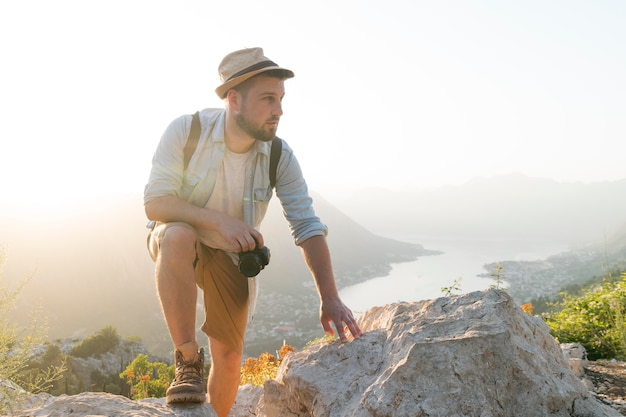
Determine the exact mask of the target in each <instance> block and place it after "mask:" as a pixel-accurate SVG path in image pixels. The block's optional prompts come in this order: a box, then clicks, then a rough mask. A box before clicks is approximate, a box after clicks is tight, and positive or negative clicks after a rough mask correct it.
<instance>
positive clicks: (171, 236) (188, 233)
mask: <svg viewBox="0 0 626 417" xmlns="http://www.w3.org/2000/svg"><path fill="white" fill-rule="evenodd" d="M196 239H197V235H196V232H195V231H194V230H193V229H191V228H189V227H185V226H171V227H168V228H167V229H166V230H165V232H164V233H163V236H162V238H161V242H160V255H161V257H163V256H165V257H170V256H172V257H173V258H174V259H180V260H182V259H185V260H189V259H191V260H193V259H195V257H196Z"/></svg>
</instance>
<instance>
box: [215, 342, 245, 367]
mask: <svg viewBox="0 0 626 417" xmlns="http://www.w3.org/2000/svg"><path fill="white" fill-rule="evenodd" d="M210 349H211V359H212V362H213V363H214V364H215V366H217V367H218V368H223V369H236V370H239V369H240V368H241V359H242V358H243V355H242V353H241V352H239V351H238V350H236V349H234V348H232V347H229V346H228V345H227V344H225V343H223V342H220V341H219V340H217V339H214V338H210Z"/></svg>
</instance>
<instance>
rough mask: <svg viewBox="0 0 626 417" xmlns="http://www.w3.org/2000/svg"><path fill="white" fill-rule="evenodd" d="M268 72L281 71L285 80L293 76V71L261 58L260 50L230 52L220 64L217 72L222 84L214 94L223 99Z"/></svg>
mask: <svg viewBox="0 0 626 417" xmlns="http://www.w3.org/2000/svg"><path fill="white" fill-rule="evenodd" d="M270 70H282V71H283V72H284V74H285V79H287V78H291V77H293V75H294V74H293V71H291V70H288V69H286V68H281V67H279V66H278V64H276V63H275V62H273V61H272V60H270V59H269V58H267V57H265V56H263V49H262V48H247V49H241V50H239V51H235V52H231V53H230V54H228V55H226V56H225V57H224V59H223V60H222V62H221V63H220V66H219V69H218V71H219V74H220V80H221V81H222V84H221V85H220V86H219V87H217V88H216V89H215V93H216V94H217V95H218V96H219V98H224V97H226V93H227V92H228V90H230V89H231V88H233V87H235V86H237V85H239V84H241V83H242V82H244V81H246V80H247V79H248V78H251V77H254V76H255V75H257V74H260V73H262V72H264V71H270Z"/></svg>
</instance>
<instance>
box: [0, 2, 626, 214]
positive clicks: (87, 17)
mask: <svg viewBox="0 0 626 417" xmlns="http://www.w3.org/2000/svg"><path fill="white" fill-rule="evenodd" d="M624 22H626V2H624V1H621V0H620V1H575V0H574V1H572V0H567V1H565V0H562V1H558V0H555V1H545V0H541V1H534V0H530V1H503V0H493V1H470V0H456V1H418V0H410V1H397V0H389V1H376V2H373V1H363V0H360V1H341V0H333V1H326V0H318V1H315V2H301V1H293V0H285V1H273V0H267V1H252V0H250V1H210V0H204V1H185V0H175V1H174V0H172V1H157V0H150V1H133V0H123V1H118V0H107V1H88V0H78V1H66V0H55V1H50V0H41V1H28V0H20V1H3V2H2V3H1V4H0V39H1V40H0V52H1V54H2V65H0V111H1V118H0V131H1V132H2V139H1V141H0V178H1V180H0V181H2V193H1V194H2V199H5V200H6V199H7V198H8V199H11V200H14V199H20V200H21V201H24V202H26V203H32V204H33V205H38V206H45V205H46V204H47V203H51V202H54V203H55V204H60V202H62V201H66V200H72V199H74V198H76V196H84V195H93V194H101V193H110V192H117V191H120V192H125V193H126V192H138V193H140V192H141V191H142V190H143V186H144V184H145V182H146V180H147V176H148V172H149V169H150V160H151V158H152V154H153V152H154V149H155V147H156V144H157V141H158V140H159V138H160V136H161V134H162V132H163V130H164V129H165V127H166V126H167V124H169V123H170V121H171V120H172V119H174V118H176V117H178V116H179V115H181V114H185V113H193V112H194V111H196V110H198V109H201V108H204V107H221V106H222V102H221V100H219V99H218V98H217V97H216V96H215V93H214V88H215V87H216V86H217V85H218V83H219V79H218V75H217V66H218V64H219V62H220V61H221V59H222V57H223V56H224V55H226V54H227V53H229V52H231V51H233V50H235V49H240V48H242V47H254V46H261V47H263V48H264V50H265V53H266V55H267V56H268V57H269V58H271V59H272V60H274V61H276V62H278V63H279V64H280V65H282V66H285V67H287V68H290V69H292V70H293V71H294V72H295V74H296V77H295V78H294V79H292V80H289V81H287V82H286V88H287V95H286V97H285V100H284V116H283V119H282V120H281V124H280V127H279V136H281V137H283V138H285V139H286V140H287V141H288V142H289V143H290V145H291V146H292V148H294V150H295V151H296V153H297V155H298V157H299V159H300V161H301V164H302V166H303V169H304V171H305V175H306V176H307V179H308V182H309V184H310V186H311V188H312V189H315V190H316V191H319V192H321V193H322V194H324V193H328V194H332V193H333V192H336V190H337V189H342V188H343V189H345V188H346V187H360V186H384V187H389V188H393V189H399V188H401V187H409V188H411V189H413V188H415V187H422V186H437V185H442V184H459V183H463V182H465V181H467V180H469V179H471V178H472V177H475V176H478V175H481V176H491V175H496V174H505V173H512V172H519V173H523V174H527V175H530V176H538V177H547V178H553V179H557V180H563V181H600V180H615V179H622V178H626V157H625V152H624V143H625V139H626V117H625V115H626V47H625V45H626V24H624ZM2 199H0V201H1V200H2Z"/></svg>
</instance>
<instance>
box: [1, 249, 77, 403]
mask: <svg viewBox="0 0 626 417" xmlns="http://www.w3.org/2000/svg"><path fill="white" fill-rule="evenodd" d="M5 263H6V248H5V247H4V246H0V284H1V283H2V274H1V272H2V269H3V267H4V265H5ZM29 280H30V278H27V279H24V280H22V282H21V283H20V284H19V285H18V286H17V288H15V289H8V288H6V287H4V286H1V285H0V382H2V383H0V414H5V413H7V412H14V411H15V410H16V409H17V408H19V404H21V403H22V400H24V399H25V398H26V397H27V396H28V395H29V392H30V393H35V394H36V393H39V392H43V391H46V390H47V389H49V388H50V387H52V384H53V383H54V381H56V380H58V379H60V378H61V376H62V374H63V372H64V371H65V364H64V363H62V364H59V365H51V366H49V367H46V368H44V369H32V368H31V367H30V366H29V364H30V363H31V362H32V361H33V359H34V357H35V352H36V349H37V348H39V347H41V346H43V344H44V340H45V336H46V331H47V329H46V325H45V319H42V317H43V315H42V314H41V310H40V309H37V310H36V311H34V312H33V314H32V315H31V318H30V321H29V322H28V324H27V325H26V326H24V327H23V328H22V329H21V330H20V329H18V324H17V323H15V321H14V320H13V319H12V318H11V317H10V313H11V312H12V311H13V310H14V308H15V303H16V301H17V298H18V296H19V295H20V293H21V291H22V289H23V288H24V286H25V285H26V284H27V283H28V281H29ZM3 381H4V382H3ZM6 381H12V382H13V383H15V384H17V385H18V386H19V387H20V388H21V389H15V387H14V386H12V385H11V384H10V383H7V382H6Z"/></svg>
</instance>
